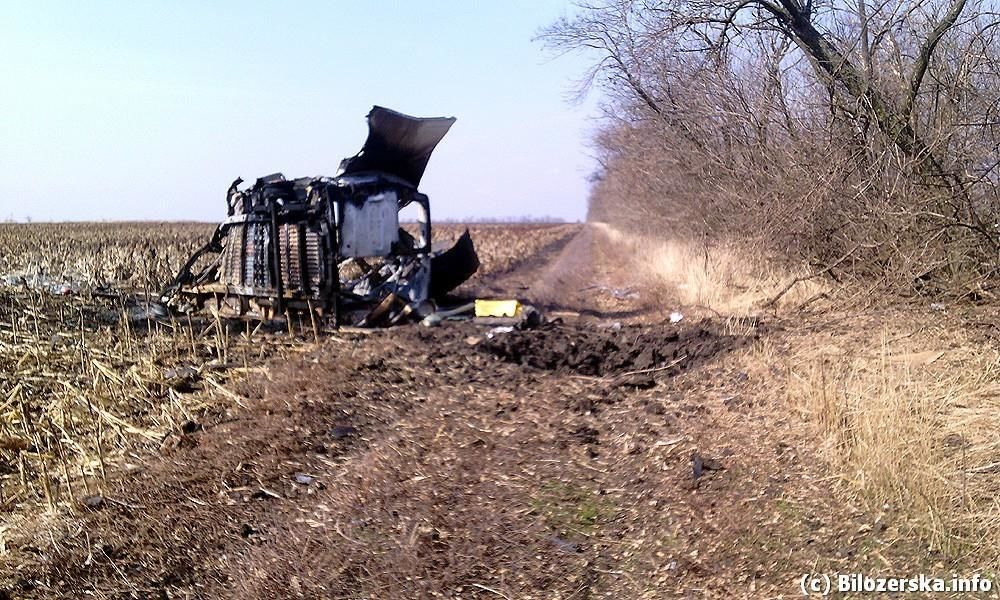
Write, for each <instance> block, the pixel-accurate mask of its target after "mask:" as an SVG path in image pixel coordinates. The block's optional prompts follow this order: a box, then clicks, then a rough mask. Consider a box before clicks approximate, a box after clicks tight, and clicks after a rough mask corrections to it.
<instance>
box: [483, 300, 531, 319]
mask: <svg viewBox="0 0 1000 600" xmlns="http://www.w3.org/2000/svg"><path fill="white" fill-rule="evenodd" d="M522 309H523V307H522V306H521V303H520V302H518V301H517V300H479V299H477V300H476V316H477V317H516V316H518V315H520V314H521V310H522Z"/></svg>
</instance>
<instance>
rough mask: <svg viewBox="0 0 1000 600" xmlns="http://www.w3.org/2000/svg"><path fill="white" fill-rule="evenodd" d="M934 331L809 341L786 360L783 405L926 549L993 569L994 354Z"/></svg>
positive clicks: (999, 454)
mask: <svg viewBox="0 0 1000 600" xmlns="http://www.w3.org/2000/svg"><path fill="white" fill-rule="evenodd" d="M894 331H898V328H894ZM938 333H939V335H937V336H931V335H925V336H923V337H922V338H919V339H917V340H914V339H912V338H907V339H903V340H900V339H898V338H899V336H898V335H896V336H895V337H893V335H892V333H891V332H890V330H889V329H883V331H882V332H881V335H877V336H873V337H871V338H867V339H862V338H861V336H860V335H856V336H855V338H856V339H844V338H841V339H840V340H838V341H836V342H834V344H828V345H821V344H820V343H819V340H817V339H815V338H813V339H812V340H811V343H809V342H810V340H807V341H806V343H803V344H802V345H801V346H799V347H798V348H797V349H796V350H794V351H793V353H792V355H791V357H790V358H789V359H788V363H787V373H788V386H787V394H788V401H789V403H790V406H791V407H792V408H793V409H795V410H798V411H800V412H801V413H802V414H803V416H804V417H805V418H806V419H807V420H808V421H809V422H811V423H812V424H814V425H815V426H816V428H817V430H818V432H819V434H820V436H821V440H822V447H823V450H824V453H825V455H826V457H827V458H828V459H829V461H830V463H831V465H832V467H833V470H834V471H835V472H836V473H837V474H838V477H839V478H840V479H842V481H843V482H844V484H845V486H846V489H847V490H849V491H850V492H851V493H852V494H854V495H856V496H857V497H858V498H859V499H861V500H862V501H864V502H866V503H867V504H869V505H871V506H872V507H874V508H876V509H885V510H891V511H896V510H902V511H904V512H906V513H908V514H909V516H910V517H911V519H912V521H911V522H912V523H914V524H915V526H916V529H917V531H916V533H917V535H918V537H919V539H922V540H924V541H925V542H926V543H927V545H928V547H929V549H930V550H932V551H943V552H945V553H947V554H949V555H951V556H968V555H972V556H974V557H975V558H976V559H978V561H977V562H979V564H980V565H982V566H984V567H992V568H997V567H998V566H1000V565H998V564H997V558H998V557H997V555H996V551H995V550H996V548H997V547H998V545H1000V534H998V529H997V523H998V520H1000V507H998V505H997V503H996V500H995V498H996V494H997V492H998V491H1000V444H998V443H997V440H996V435H995V434H996V431H997V430H998V428H1000V352H997V351H996V350H989V351H985V352H984V351H983V350H982V348H976V347H974V346H970V345H969V344H968V342H967V341H966V340H962V339H960V336H957V334H951V335H950V336H948V335H940V332H938ZM949 337H950V338H955V339H949ZM838 342H839V343H838ZM945 342H949V343H947V344H945ZM845 348H850V349H849V350H845ZM942 352H943V354H942Z"/></svg>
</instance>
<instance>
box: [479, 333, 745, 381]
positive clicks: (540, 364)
mask: <svg viewBox="0 0 1000 600" xmlns="http://www.w3.org/2000/svg"><path fill="white" fill-rule="evenodd" d="M742 343H743V338H738V337H735V336H729V335H722V334H718V333H716V332H714V331H712V330H710V329H707V328H703V327H697V326H696V327H687V328H679V327H676V326H652V327H649V326H642V327H640V326H635V327H622V328H620V329H615V330H612V329H595V328H585V327H579V326H570V325H563V324H548V325H545V326H542V327H540V328H538V329H535V330H531V331H512V332H509V333H505V334H504V335H497V336H494V337H493V338H491V339H487V340H484V341H483V343H481V344H479V345H477V346H476V348H477V349H478V350H479V351H481V352H488V353H490V354H493V355H495V356H497V357H499V358H501V359H502V360H505V361H508V362H512V363H516V364H520V365H523V366H530V367H534V368H536V369H544V370H547V371H558V372H572V373H577V374H580V375H596V376H605V375H617V374H621V373H627V372H631V371H643V370H646V369H656V368H660V367H663V366H665V365H668V364H670V363H672V362H676V371H681V370H684V369H688V368H690V367H693V366H696V365H697V364H699V363H701V362H704V361H705V360H706V359H709V358H711V357H713V356H715V355H716V354H719V353H720V352H724V351H727V350H731V349H733V348H735V347H737V346H739V345H742ZM624 383H628V382H627V381H626V382H624ZM638 383H639V384H640V385H638V386H636V387H648V386H649V385H650V383H651V382H650V381H641V382H638Z"/></svg>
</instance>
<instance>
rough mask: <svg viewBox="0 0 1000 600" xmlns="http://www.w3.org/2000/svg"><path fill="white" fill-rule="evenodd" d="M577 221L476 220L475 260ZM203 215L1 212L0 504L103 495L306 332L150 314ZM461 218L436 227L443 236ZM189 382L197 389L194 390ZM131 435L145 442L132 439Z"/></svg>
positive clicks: (200, 239)
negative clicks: (110, 482)
mask: <svg viewBox="0 0 1000 600" xmlns="http://www.w3.org/2000/svg"><path fill="white" fill-rule="evenodd" d="M574 227H575V226H572V225H566V226H556V227H553V226H551V225H547V226H546V225H540V224H525V225H510V224H507V225H504V226H498V225H490V224H476V225H472V226H470V229H472V233H473V236H474V239H475V240H476V243H477V246H478V249H479V253H480V258H481V260H482V267H481V271H480V272H481V273H498V272H505V271H508V270H510V269H512V268H513V267H514V266H516V264H517V263H518V262H519V261H521V260H523V259H524V258H525V256H530V255H531V253H532V252H533V251H535V250H537V249H539V248H542V247H544V246H546V245H548V244H551V243H554V242H557V241H558V240H560V239H562V238H563V237H565V236H566V235H567V234H569V233H570V232H571V231H572V230H573V228H574ZM213 228H214V226H213V225H211V224H204V223H113V224H111V223H107V224H105V223H87V224H82V223H81V224H72V223H69V224H47V223H46V224H3V225H0V248H3V250H4V251H3V252H2V254H0V416H2V418H0V506H2V507H3V508H4V510H6V511H15V510H16V511H19V512H21V511H23V512H28V513H30V512H37V511H44V510H46V509H47V510H50V511H55V510H62V509H66V508H70V507H79V506H86V505H87V503H88V502H94V501H103V496H102V494H103V492H104V489H105V486H106V481H107V479H108V478H109V477H114V476H115V475H116V474H120V473H121V472H122V470H127V469H129V468H132V467H133V466H134V465H132V464H130V462H129V461H136V460H138V457H141V456H142V454H143V453H147V454H148V452H150V451H155V450H156V449H157V448H159V449H160V450H163V451H168V450H169V448H170V447H171V445H172V444H175V443H176V441H177V439H178V438H182V437H183V431H184V429H185V426H188V427H190V426H191V424H193V423H197V420H198V418H199V414H200V413H201V411H204V410H205V409H207V408H211V407H213V406H218V405H222V404H232V403H236V404H240V403H241V401H242V399H241V398H240V396H239V395H238V394H236V393H234V392H232V391H231V390H230V389H229V388H228V387H227V382H232V381H233V380H234V379H237V378H239V377H240V376H241V375H243V374H244V373H246V372H248V371H253V370H258V369H261V368H264V367H263V365H264V364H265V362H266V360H267V359H268V358H270V357H273V356H275V355H276V354H280V353H287V352H294V351H297V350H302V349H305V348H307V347H308V346H309V342H311V341H313V339H314V331H313V328H312V327H311V324H310V323H309V322H308V320H306V321H304V322H300V321H296V320H294V319H292V323H291V324H290V326H289V328H288V331H289V332H290V333H291V335H289V334H288V333H287V332H286V331H284V330H282V331H272V330H267V329H266V328H261V327H259V326H258V325H259V324H256V323H246V322H238V321H226V320H224V319H221V318H219V317H218V315H211V314H208V315H199V316H194V317H184V316H171V317H166V318H159V319H155V318H153V317H152V316H151V315H150V313H149V311H148V310H147V305H146V299H149V300H152V299H155V298H156V296H157V293H158V292H159V290H161V289H162V287H163V286H164V285H165V284H166V283H167V282H168V281H169V280H170V278H171V277H172V276H173V274H174V273H176V272H177V270H178V269H179V268H180V266H181V265H182V264H183V262H184V261H185V260H186V259H187V257H188V256H189V255H190V254H191V253H192V252H193V251H194V250H195V249H196V248H198V247H200V246H201V245H202V244H204V242H205V241H206V240H207V239H208V238H209V236H210V235H211V232H212V230H213ZM464 229H465V226H463V225H454V224H447V225H439V226H436V227H435V239H436V240H438V241H440V242H442V243H449V242H451V241H452V240H454V239H457V237H458V236H459V235H461V233H462V231H464ZM192 392H194V393H192ZM137 447H141V448H143V449H139V450H138V451H136V450H137Z"/></svg>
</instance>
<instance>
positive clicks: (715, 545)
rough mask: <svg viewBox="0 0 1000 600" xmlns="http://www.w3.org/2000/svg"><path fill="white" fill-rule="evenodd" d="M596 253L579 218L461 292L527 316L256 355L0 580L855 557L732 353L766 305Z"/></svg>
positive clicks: (292, 576)
mask: <svg viewBox="0 0 1000 600" xmlns="http://www.w3.org/2000/svg"><path fill="white" fill-rule="evenodd" d="M609 257H610V252H609V251H608V250H607V249H606V248H604V247H602V243H601V241H600V239H598V238H597V237H596V236H595V234H593V233H592V232H591V231H590V230H589V229H585V230H584V231H583V232H582V233H581V234H580V235H578V236H576V237H574V238H573V239H571V240H569V239H567V240H562V241H560V242H558V243H554V244H551V245H550V246H549V247H547V248H546V249H545V251H544V252H543V253H542V254H541V255H540V256H537V257H533V258H532V259H530V260H528V261H526V262H524V263H523V264H520V265H518V266H516V267H515V268H513V269H511V270H509V271H508V272H506V273H503V274H499V275H496V276H494V277H492V278H490V279H488V280H486V281H479V282H476V283H474V284H473V285H472V286H470V287H468V288H467V289H466V290H465V292H466V293H490V294H493V295H504V296H519V297H522V298H527V299H529V300H532V301H534V302H536V303H537V304H538V305H541V306H543V307H544V308H545V309H546V312H547V313H548V314H549V316H550V318H555V322H553V323H549V324H547V325H544V326H542V327H540V328H538V329H534V330H528V331H514V332H508V333H496V334H493V335H492V336H491V335H490V333H489V329H490V327H489V326H484V325H476V324H471V323H452V324H445V325H443V326H441V327H438V328H425V327H422V326H418V325H413V326H406V327H399V328H394V329H391V330H383V331H373V332H371V333H367V334H360V333H345V334H340V335H336V336H331V337H328V338H327V339H325V340H323V341H322V343H321V344H320V345H318V346H316V347H311V348H307V349H304V350H303V351H302V352H298V353H296V354H295V355H294V356H293V357H292V358H291V359H290V360H289V362H288V363H287V364H272V365H270V366H269V368H268V369H267V370H266V371H265V372H263V373H262V374H260V375H259V376H258V377H255V378H252V379H251V380H249V381H247V382H245V383H244V384H242V385H241V386H240V387H239V388H237V389H236V390H235V392H236V393H237V395H238V396H234V398H233V401H232V403H231V405H229V406H226V407H213V408H206V409H205V411H204V412H203V413H202V414H198V415H193V416H192V420H191V421H190V422H189V423H188V424H186V425H185V427H184V428H183V429H182V430H181V431H178V432H176V433H174V434H171V435H170V436H168V438H167V439H166V440H164V442H163V444H162V445H161V446H160V447H159V449H157V450H156V451H155V452H153V453H151V454H149V455H138V454H137V455H135V456H133V457H131V458H130V459H129V461H128V462H129V463H130V464H129V465H125V466H124V467H123V468H124V470H125V472H126V473H127V475H124V476H122V477H120V478H118V479H117V480H116V481H115V482H113V484H112V487H111V488H110V489H108V490H106V491H105V493H104V495H103V497H102V499H101V500H98V501H94V502H93V506H90V507H82V508H81V509H80V511H79V512H78V513H76V514H68V515H67V514H62V515H54V516H50V517H47V518H44V519H40V520H39V522H37V523H35V524H34V525H33V526H32V527H31V528H29V529H26V530H24V531H20V532H18V535H16V536H14V538H12V539H8V540H7V544H6V549H7V559H6V560H5V563H4V565H3V580H2V581H3V585H4V586H6V594H7V596H6V597H16V598H22V597H25V598H30V597H34V598H53V597H67V598H68V597H74V598H76V597H81V596H83V595H85V594H87V595H90V596H92V597H98V598H284V597H290V598H297V597H303V598H421V597H463V598H477V597H478V598H508V599H513V598H645V597H649V598H659V597H706V596H711V597H751V598H756V597H761V598H763V597H775V596H778V595H784V596H786V597H792V596H796V595H798V594H799V591H798V590H799V587H798V586H799V583H798V580H799V577H801V575H802V574H804V573H807V572H836V571H839V570H843V569H845V568H847V567H851V568H856V569H857V568H863V567H864V566H865V565H867V564H872V565H879V562H878V557H876V556H873V555H872V553H870V552H868V549H869V548H870V537H869V536H870V535H871V534H870V533H869V531H870V529H871V527H870V526H868V527H867V529H866V524H870V523H871V522H872V520H873V516H872V515H868V514H865V513H864V512H863V511H860V510H854V509H852V508H851V507H849V506H846V505H844V504H843V503H842V502H840V501H837V500H835V499H834V498H835V496H834V495H833V494H832V493H831V489H830V487H829V484H828V481H827V480H825V479H824V474H823V471H822V467H821V465H820V464H819V462H818V461H817V460H815V459H814V448H813V443H812V441H811V439H810V436H809V433H808V432H807V431H805V430H804V429H803V428H802V426H801V424H800V423H799V422H798V421H797V420H796V419H795V418H794V417H792V416H790V415H788V414H787V411H784V410H781V407H780V406H776V405H775V404H774V401H773V398H774V397H775V396H776V395H779V394H775V393H774V390H773V384H772V383H771V378H770V375H769V374H768V373H767V372H766V371H759V370H758V371H754V370H753V368H752V365H751V363H750V362H749V361H747V360H746V358H745V357H746V356H747V353H748V352H749V350H750V348H752V347H753V344H754V342H755V340H756V339H757V338H758V337H759V336H761V335H775V334H776V333H775V331H776V326H773V325H769V324H767V323H761V324H746V323H744V324H739V323H737V324H734V323H732V322H730V323H728V324H726V323H723V322H722V321H718V320H717V321H701V322H689V320H684V321H682V322H681V323H679V324H676V325H671V324H669V323H664V322H663V317H664V315H665V314H666V313H668V312H669V311H670V309H671V308H672V307H670V306H669V304H668V303H666V302H665V301H664V299H663V294H662V293H661V292H659V291H657V290H652V289H648V288H646V287H644V285H643V282H642V281H636V280H635V278H634V277H633V276H631V275H630V274H629V273H628V271H627V269H626V270H623V269H622V268H621V267H620V266H618V265H617V264H615V263H614V261H612V260H611V259H610V258H609ZM748 365H751V366H748ZM875 554H877V552H876V553H875ZM869 561H870V563H869Z"/></svg>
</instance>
